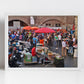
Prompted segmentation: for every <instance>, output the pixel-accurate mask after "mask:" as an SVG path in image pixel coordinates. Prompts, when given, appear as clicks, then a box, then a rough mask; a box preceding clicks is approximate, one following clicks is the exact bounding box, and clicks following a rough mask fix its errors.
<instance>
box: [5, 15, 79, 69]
mask: <svg viewBox="0 0 84 84" xmlns="http://www.w3.org/2000/svg"><path fill="white" fill-rule="evenodd" d="M78 17H79V16H78V15H69V14H67V15H66V14H65V15H64V14H63V15H56V14H54V15H34V14H33V15H28V14H24V15H22V14H21V15H20V14H19V15H18V14H15V15H13V14H11V15H7V17H6V25H5V65H6V66H5V68H6V69H29V68H30V69H31V68H41V69H46V68H48V69H59V70H61V69H62V70H63V69H64V70H74V69H75V70H78V69H79V67H78Z"/></svg>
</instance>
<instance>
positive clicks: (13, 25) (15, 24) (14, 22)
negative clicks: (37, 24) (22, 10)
mask: <svg viewBox="0 0 84 84" xmlns="http://www.w3.org/2000/svg"><path fill="white" fill-rule="evenodd" d="M24 26H28V24H26V23H25V22H23V21H21V20H11V21H9V22H8V27H9V29H10V28H12V29H17V28H18V29H20V28H23V27H24Z"/></svg>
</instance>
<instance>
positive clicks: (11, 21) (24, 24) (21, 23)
mask: <svg viewBox="0 0 84 84" xmlns="http://www.w3.org/2000/svg"><path fill="white" fill-rule="evenodd" d="M13 21H20V25H21V26H28V24H27V23H25V22H24V21H22V20H18V19H14V20H10V21H8V25H9V26H10V25H11V26H12V24H13ZM10 23H11V24H10Z"/></svg>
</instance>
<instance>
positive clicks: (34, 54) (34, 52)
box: [32, 46, 40, 62]
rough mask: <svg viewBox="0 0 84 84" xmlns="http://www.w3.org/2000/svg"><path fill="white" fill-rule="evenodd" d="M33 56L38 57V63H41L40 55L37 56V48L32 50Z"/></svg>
mask: <svg viewBox="0 0 84 84" xmlns="http://www.w3.org/2000/svg"><path fill="white" fill-rule="evenodd" d="M32 56H33V57H34V56H36V57H37V62H39V59H40V56H39V55H38V54H36V47H35V46H34V47H33V48H32Z"/></svg>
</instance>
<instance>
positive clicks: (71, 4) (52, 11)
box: [0, 0, 84, 84]
mask: <svg viewBox="0 0 84 84" xmlns="http://www.w3.org/2000/svg"><path fill="white" fill-rule="evenodd" d="M83 8H84V2H83V0H0V68H4V64H5V63H4V62H5V61H4V59H5V56H4V50H5V49H4V41H5V40H4V34H5V32H4V28H5V16H6V14H8V13H9V14H22V15H23V14H26V15H27V14H29V15H60V14H66V15H67V14H70V15H71V14H74V15H76V14H78V15H79V25H78V26H79V29H78V31H79V37H78V39H79V51H78V52H79V65H80V70H84V62H83V61H84V51H83V50H84V48H83V46H84V40H83V39H84V37H83V36H84V9H83ZM81 36H82V37H81ZM38 72H39V71H38ZM38 72H35V73H34V72H30V71H29V72H19V71H18V73H17V72H14V71H13V72H11V73H10V72H9V71H7V72H3V74H4V73H5V75H4V76H2V75H3V74H2V73H1V74H0V78H1V79H2V78H4V77H5V79H4V80H2V81H3V83H4V81H6V82H5V84H11V82H12V84H19V82H20V84H23V83H26V82H23V81H25V79H27V80H28V79H29V81H27V82H30V83H39V84H40V82H41V81H42V82H41V83H47V82H48V83H49V84H51V83H55V82H56V83H57V84H77V83H78V84H83V83H82V82H81V83H79V82H78V81H79V78H80V81H81V80H82V79H81V76H80V75H79V72H67V71H66V72H63V73H62V72H56V71H53V72H52V70H51V72H49V71H44V72H46V73H44V72H42V73H41V72H39V73H38ZM47 72H48V73H47ZM31 74H33V75H32V76H31ZM35 75H36V76H35ZM29 76H30V77H29ZM40 76H41V79H40ZM32 77H33V78H32ZM37 77H39V78H37ZM50 77H51V79H50ZM82 77H83V75H82ZM14 78H15V81H14V82H13V79H14ZM30 78H31V79H30ZM34 78H35V79H34ZM60 78H61V79H62V81H61V80H60ZM17 79H18V80H17ZM20 79H21V81H19V80H20ZM22 79H23V81H22ZM33 79H34V81H33ZM38 79H39V80H40V82H39V81H37V80H38ZM45 79H46V81H45V82H43V81H44V80H45ZM48 79H49V80H48ZM35 80H36V81H37V82H36V81H35ZM49 81H50V82H49ZM82 81H83V80H82Z"/></svg>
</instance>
